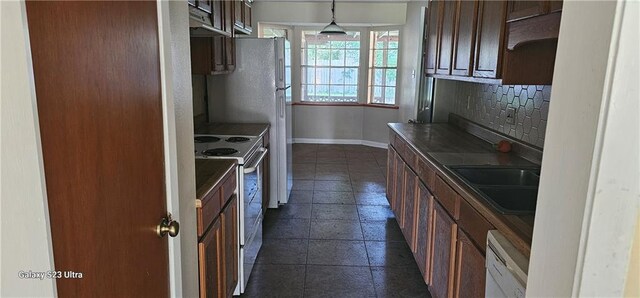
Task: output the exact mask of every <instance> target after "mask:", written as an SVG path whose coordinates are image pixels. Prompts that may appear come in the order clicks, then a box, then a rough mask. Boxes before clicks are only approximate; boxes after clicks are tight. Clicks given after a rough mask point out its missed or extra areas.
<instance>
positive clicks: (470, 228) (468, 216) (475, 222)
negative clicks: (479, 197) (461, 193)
mask: <svg viewBox="0 0 640 298" xmlns="http://www.w3.org/2000/svg"><path fill="white" fill-rule="evenodd" d="M458 225H459V226H460V228H462V229H463V230H464V231H465V232H466V233H467V235H469V237H470V238H471V240H473V242H475V244H476V245H477V246H478V247H479V248H480V249H481V250H482V252H485V247H486V246H487V232H489V230H493V229H494V227H493V226H492V225H491V224H490V223H489V222H488V221H487V220H486V219H485V218H484V216H482V215H480V213H478V211H476V210H475V209H474V208H473V207H471V205H469V203H467V202H466V201H465V200H460V219H458Z"/></svg>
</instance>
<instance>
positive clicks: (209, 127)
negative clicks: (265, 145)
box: [195, 123, 269, 137]
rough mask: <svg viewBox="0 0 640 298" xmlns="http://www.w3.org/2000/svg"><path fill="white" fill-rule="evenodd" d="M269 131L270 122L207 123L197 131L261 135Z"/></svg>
mask: <svg viewBox="0 0 640 298" xmlns="http://www.w3.org/2000/svg"><path fill="white" fill-rule="evenodd" d="M268 131H269V124H268V123H207V124H204V125H202V126H200V127H198V128H197V129H196V130H195V133H196V134H217V135H241V136H259V137H261V136H263V135H264V134H265V133H267V132H268Z"/></svg>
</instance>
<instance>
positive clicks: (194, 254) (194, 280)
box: [159, 1, 199, 297]
mask: <svg viewBox="0 0 640 298" xmlns="http://www.w3.org/2000/svg"><path fill="white" fill-rule="evenodd" d="M160 3H161V4H162V5H165V7H166V5H167V2H164V1H161V2H159V5H160ZM187 5H188V4H187V2H186V1H169V2H168V8H169V21H170V36H169V37H170V51H171V52H170V54H171V57H170V58H171V70H170V73H168V77H167V78H166V82H169V81H171V93H172V94H171V97H170V101H171V103H172V104H173V116H174V119H173V121H174V127H173V130H174V131H175V133H174V137H173V140H172V142H174V146H175V149H174V150H175V151H173V152H172V154H171V156H170V158H172V159H174V160H175V167H176V168H175V174H176V176H175V177H174V178H173V182H174V183H175V186H176V187H177V189H176V190H174V194H175V195H176V196H177V197H176V199H177V200H174V201H173V202H174V204H177V205H178V206H177V207H178V208H177V210H178V211H179V216H178V219H179V221H180V227H181V229H180V234H179V237H178V238H170V239H178V240H179V243H175V242H174V244H175V245H180V250H179V253H180V255H179V256H176V259H177V260H179V261H180V262H179V263H178V264H176V265H175V266H177V268H176V270H177V271H179V272H180V275H179V276H176V280H175V282H176V284H175V285H174V289H175V291H174V293H172V294H175V295H176V296H178V297H196V296H198V293H199V288H198V250H197V245H196V244H197V242H198V237H197V232H196V208H195V197H196V186H195V184H196V183H195V181H196V180H195V160H194V154H193V150H194V149H193V146H194V144H193V116H194V114H193V113H194V106H193V99H192V90H191V83H192V81H191V80H192V77H191V56H190V51H191V50H190V46H189V45H190V42H189V19H188V17H189V13H188V9H187ZM176 178H177V179H176ZM172 209H174V210H175V208H172ZM169 241H177V240H169Z"/></svg>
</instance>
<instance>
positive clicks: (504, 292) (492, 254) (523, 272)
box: [484, 230, 529, 297]
mask: <svg viewBox="0 0 640 298" xmlns="http://www.w3.org/2000/svg"><path fill="white" fill-rule="evenodd" d="M486 259H487V261H486V268H487V284H486V287H485V293H484V294H485V297H524V296H525V290H526V287H527V272H528V271H529V259H527V258H526V257H525V256H524V255H523V254H522V253H520V252H519V251H518V250H517V249H516V248H515V247H514V246H513V244H511V242H509V240H507V238H505V237H504V236H503V235H502V234H501V233H500V232H498V230H491V231H489V233H488V234H487V257H486Z"/></svg>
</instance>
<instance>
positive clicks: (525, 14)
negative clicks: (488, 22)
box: [507, 0, 549, 22]
mask: <svg viewBox="0 0 640 298" xmlns="http://www.w3.org/2000/svg"><path fill="white" fill-rule="evenodd" d="M548 11H549V1H521V0H515V1H514V0H511V1H509V4H508V8H507V22H510V21H516V20H521V19H526V18H530V17H535V16H539V15H543V14H545V13H547V12H548Z"/></svg>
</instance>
